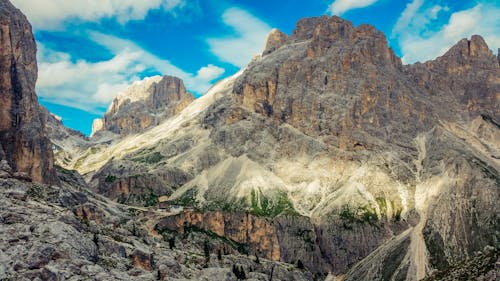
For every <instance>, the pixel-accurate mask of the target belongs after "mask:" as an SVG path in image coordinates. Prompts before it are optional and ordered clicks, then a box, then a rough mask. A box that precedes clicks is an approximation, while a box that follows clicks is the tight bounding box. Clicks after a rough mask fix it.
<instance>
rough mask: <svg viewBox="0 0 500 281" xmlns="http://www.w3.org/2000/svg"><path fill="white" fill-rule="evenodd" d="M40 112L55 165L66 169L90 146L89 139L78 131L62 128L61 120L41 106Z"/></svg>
mask: <svg viewBox="0 0 500 281" xmlns="http://www.w3.org/2000/svg"><path fill="white" fill-rule="evenodd" d="M40 111H41V113H42V116H43V120H44V123H45V129H46V134H47V137H48V138H49V139H50V141H51V143H52V149H53V153H54V159H55V164H57V165H59V166H61V167H67V166H68V165H69V164H71V163H73V162H74V161H75V160H76V159H75V158H77V157H78V155H79V154H80V153H81V152H82V151H83V150H85V149H87V148H88V147H89V146H90V143H89V138H88V137H87V136H86V135H84V134H82V133H81V132H79V131H76V130H73V129H70V128H68V127H66V126H64V124H63V122H62V120H61V118H60V117H58V116H55V115H54V114H52V113H50V112H49V111H48V110H47V109H46V108H45V107H43V106H41V109H40Z"/></svg>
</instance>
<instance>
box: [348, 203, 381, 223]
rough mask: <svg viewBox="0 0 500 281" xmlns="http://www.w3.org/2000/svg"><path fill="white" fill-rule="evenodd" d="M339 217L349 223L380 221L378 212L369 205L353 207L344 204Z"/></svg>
mask: <svg viewBox="0 0 500 281" xmlns="http://www.w3.org/2000/svg"><path fill="white" fill-rule="evenodd" d="M339 217H340V218H341V219H342V220H343V221H344V222H349V223H355V222H356V223H375V222H377V221H378V216H377V213H376V212H375V210H374V209H373V208H371V207H368V206H363V207H358V208H357V209H351V208H350V207H349V206H348V205H344V206H343V207H342V209H341V210H340V212H339Z"/></svg>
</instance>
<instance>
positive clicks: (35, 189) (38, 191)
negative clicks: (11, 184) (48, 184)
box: [28, 184, 47, 200]
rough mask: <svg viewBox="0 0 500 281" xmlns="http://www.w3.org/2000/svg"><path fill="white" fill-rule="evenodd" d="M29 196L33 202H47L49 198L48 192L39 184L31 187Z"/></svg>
mask: <svg viewBox="0 0 500 281" xmlns="http://www.w3.org/2000/svg"><path fill="white" fill-rule="evenodd" d="M28 196H29V197H30V198H31V199H33V200H45V199H46V198H47V190H46V189H45V188H44V187H43V186H42V185H38V184H32V185H30V186H29V190H28Z"/></svg>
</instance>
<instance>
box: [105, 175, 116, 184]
mask: <svg viewBox="0 0 500 281" xmlns="http://www.w3.org/2000/svg"><path fill="white" fill-rule="evenodd" d="M115 180H116V176H113V175H108V176H107V177H106V179H104V182H107V183H113V182H115Z"/></svg>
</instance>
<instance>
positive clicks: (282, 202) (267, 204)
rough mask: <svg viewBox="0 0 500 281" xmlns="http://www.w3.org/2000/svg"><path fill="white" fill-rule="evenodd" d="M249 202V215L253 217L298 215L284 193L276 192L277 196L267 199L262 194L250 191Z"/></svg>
mask: <svg viewBox="0 0 500 281" xmlns="http://www.w3.org/2000/svg"><path fill="white" fill-rule="evenodd" d="M259 199H260V200H259ZM250 200H251V201H250V203H251V207H250V214H252V215H255V216H260V217H270V218H274V217H277V216H279V215H294V216H297V215H299V214H298V213H297V211H295V208H294V207H293V204H292V202H290V200H289V199H288V196H287V194H286V193H285V192H278V194H277V196H275V197H272V198H271V199H269V198H267V197H266V196H264V194H262V192H260V191H259V194H257V193H256V192H255V190H252V193H251V199H250ZM259 203H260V204H259Z"/></svg>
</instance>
